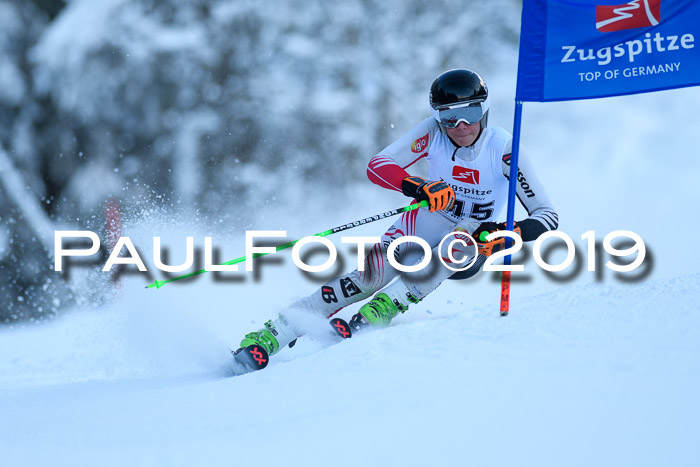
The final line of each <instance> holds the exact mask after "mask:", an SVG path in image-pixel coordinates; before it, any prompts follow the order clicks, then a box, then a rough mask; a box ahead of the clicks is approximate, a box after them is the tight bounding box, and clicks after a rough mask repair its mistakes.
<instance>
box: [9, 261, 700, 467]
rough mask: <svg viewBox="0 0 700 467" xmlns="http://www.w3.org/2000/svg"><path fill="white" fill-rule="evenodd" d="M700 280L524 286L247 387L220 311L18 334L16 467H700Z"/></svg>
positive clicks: (317, 356)
mask: <svg viewBox="0 0 700 467" xmlns="http://www.w3.org/2000/svg"><path fill="white" fill-rule="evenodd" d="M699 281H700V274H695V275H688V276H682V277H677V278H670V279H663V280H654V281H649V282H646V283H642V284H639V285H634V286H631V285H624V286H613V285H601V284H591V285H569V286H566V287H562V288H560V289H558V290H557V291H555V292H549V293H546V294H543V295H539V296H534V297H529V298H521V299H519V298H518V297H517V295H516V296H515V297H514V299H513V303H512V310H513V311H512V314H511V316H509V317H508V318H499V317H498V313H497V307H496V304H495V303H493V304H490V305H489V306H482V307H478V308H476V309H470V308H469V307H468V306H465V305H464V304H460V303H457V302H449V301H447V300H444V299H442V298H440V299H436V300H433V301H432V302H431V303H430V309H431V310H432V311H430V310H429V309H428V307H417V308H416V309H414V310H411V311H410V312H409V313H407V314H406V315H404V316H402V317H400V318H399V319H398V320H397V321H396V323H395V324H394V325H392V326H391V327H390V328H388V329H385V330H382V331H376V332H369V333H365V334H363V335H359V336H356V337H355V338H353V339H350V340H348V341H343V342H340V343H338V344H336V345H331V346H329V347H327V348H325V349H323V348H324V347H325V346H327V345H328V344H331V343H332V339H329V338H326V337H324V336H323V334H319V335H318V336H315V337H304V338H303V339H300V341H299V343H298V344H297V346H296V347H295V348H293V349H286V350H285V351H284V352H283V353H281V354H280V355H279V356H278V357H279V358H277V359H276V360H274V361H273V362H272V363H271V364H270V366H269V367H268V368H267V369H266V370H264V371H261V372H257V373H251V374H247V375H243V376H239V377H234V378H226V377H223V376H222V372H223V371H224V368H225V366H226V364H227V362H228V357H227V355H226V353H227V349H226V345H227V342H225V339H224V338H223V336H229V337H230V335H231V329H228V330H226V331H225V332H223V331H220V330H219V329H218V328H217V326H220V321H219V318H218V317H217V315H216V313H209V312H205V310H192V311H191V313H189V314H188V313H180V312H176V311H175V310H173V309H171V310H170V311H169V312H168V313H169V314H165V313H158V312H155V311H149V307H148V303H145V304H144V307H143V308H141V309H138V310H134V309H132V310H127V309H125V308H123V306H124V301H123V300H122V301H121V303H117V304H115V306H114V307H113V308H112V309H106V310H103V311H101V312H99V313H97V312H96V313H92V314H90V313H85V312H82V313H76V314H74V315H72V316H68V317H66V318H64V319H62V320H58V321H55V322H52V323H49V324H47V325H44V326H43V327H39V326H36V325H34V326H29V327H26V328H24V329H13V330H3V331H2V332H1V333H0V404H1V405H0V406H1V407H2V408H1V409H0V411H1V414H2V415H1V417H0V453H1V454H0V455H1V456H2V464H3V465H20V464H21V465H52V466H60V465H120V466H122V465H132V466H135V465H154V464H161V465H163V464H167V465H236V466H237V465H241V466H242V465H305V466H316V465H318V466H325V465H480V466H481V465H537V466H542V465H567V466H571V465H581V466H590V465H615V466H620V465H635V466H641V465H649V466H658V465H673V466H685V465H687V466H690V465H698V462H700V447H698V446H699V445H698V443H697V437H698V433H699V431H698V420H699V419H700V403H699V402H698V398H697V396H698V393H699V392H700V376H699V375H700V361H699V359H698V353H699V352H698V351H699V350H700V315H699V313H698V306H697V303H698V302H699V301H700V286H698V282H699ZM173 290H174V292H173V291H171V293H170V295H174V296H177V295H178V290H184V289H173ZM182 293H184V292H182ZM178 299H181V297H176V298H174V299H173V300H178ZM161 300H162V297H161ZM421 305H422V304H421ZM120 307H122V308H120ZM195 316H196V317H198V319H194V317H195ZM202 322H205V323H209V325H210V326H211V327H209V328H207V325H206V324H202ZM250 326H251V325H250V323H249V324H248V327H250ZM235 331H236V332H238V331H241V329H237V330H235ZM228 343H229V344H230V343H231V342H228ZM506 463H507V464H506Z"/></svg>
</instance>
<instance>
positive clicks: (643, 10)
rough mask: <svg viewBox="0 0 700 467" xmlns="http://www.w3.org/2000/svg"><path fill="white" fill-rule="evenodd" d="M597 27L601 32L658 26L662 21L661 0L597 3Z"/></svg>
mask: <svg viewBox="0 0 700 467" xmlns="http://www.w3.org/2000/svg"><path fill="white" fill-rule="evenodd" d="M595 21H596V23H595V27H596V29H598V31H600V32H614V31H622V30H624V29H635V28H646V27H649V26H656V25H657V24H659V22H660V21H661V0H633V1H631V2H629V3H624V4H622V5H597V6H596V7H595Z"/></svg>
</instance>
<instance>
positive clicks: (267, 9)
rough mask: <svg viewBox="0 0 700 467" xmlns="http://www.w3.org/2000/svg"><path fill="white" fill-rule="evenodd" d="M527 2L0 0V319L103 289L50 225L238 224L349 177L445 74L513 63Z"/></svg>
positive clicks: (359, 173)
mask: <svg viewBox="0 0 700 467" xmlns="http://www.w3.org/2000/svg"><path fill="white" fill-rule="evenodd" d="M520 8H521V2H520V1H518V0H492V1H489V2H480V1H469V2H447V1H437V2H423V1H419V0H404V1H385V2H379V1H369V0H352V1H343V2H325V1H320V0H318V1H313V0H312V1H308V0H284V1H282V0H279V1H271V2H257V1H247V0H100V1H92V0H63V1H61V0H0V302H1V303H2V306H1V307H0V322H2V323H13V322H16V321H17V320H32V321H33V320H43V319H46V318H48V317H52V316H55V315H56V314H57V313H59V312H60V310H62V309H65V308H66V307H67V306H70V305H71V304H74V303H80V301H81V300H88V301H90V300H92V301H95V300H97V301H99V299H100V297H99V296H94V295H93V296H81V295H80V294H78V293H76V291H75V288H72V287H69V286H68V284H67V282H66V280H65V278H63V277H61V275H60V274H58V273H54V272H53V260H52V259H51V255H52V251H53V232H54V230H57V229H61V230H92V231H95V232H97V233H98V234H99V235H100V236H101V238H102V239H103V245H104V244H109V242H108V240H109V239H108V238H107V236H108V234H109V232H108V231H109V229H106V227H105V226H106V225H109V223H110V222H119V219H120V217H122V216H130V217H134V216H138V215H139V213H144V212H148V211H149V210H151V209H153V208H154V207H156V208H158V209H162V210H164V211H166V212H170V213H172V215H173V216H176V215H180V216H181V215H183V214H186V215H188V216H190V218H191V219H194V220H195V221H196V220H201V221H202V222H204V221H206V220H207V219H209V218H210V217H211V216H222V215H223V214H222V213H225V217H226V218H234V217H235V218H237V219H245V217H246V216H249V215H251V214H250V213H252V212H255V210H256V208H258V207H260V206H262V205H263V204H264V203H266V202H269V200H270V199H277V200H287V199H289V198H290V197H294V196H296V195H298V194H299V193H300V192H301V193H302V194H303V193H304V190H305V188H299V186H300V185H302V186H303V185H306V184H308V185H309V187H308V190H309V191H313V192H317V190H318V189H319V188H320V189H323V190H326V192H328V191H330V192H331V193H334V192H341V191H342V190H343V189H347V187H348V186H350V185H352V184H354V182H356V181H359V180H361V179H363V178H364V173H365V169H364V167H365V164H366V162H367V160H368V158H369V157H370V156H371V155H373V154H375V153H376V152H377V151H379V150H380V149H381V148H382V147H384V146H385V145H386V144H388V143H389V142H391V141H392V140H393V139H394V138H395V137H397V136H399V135H400V134H401V133H403V132H404V131H406V130H407V129H408V128H410V126H412V125H413V124H415V123H416V122H417V121H418V120H419V119H421V118H424V117H425V116H427V115H428V101H427V99H428V97H427V92H428V88H429V86H430V83H431V82H432V80H433V79H434V78H435V76H437V74H439V73H440V72H442V71H444V70H446V69H450V68H456V67H469V68H474V69H477V70H479V71H480V72H482V74H484V75H485V76H487V77H488V76H494V75H497V74H499V73H509V74H512V75H514V74H515V61H514V60H510V59H511V58H514V57H515V56H516V55H515V54H516V53H517V45H518V35H519V21H520ZM504 56H505V57H508V58H509V60H503V57H504ZM502 98H504V99H512V96H502ZM339 180H343V181H345V182H351V183H350V185H349V184H348V183H345V182H344V183H338V181H339ZM311 183H313V185H311ZM110 210H112V211H110ZM115 210H116V211H118V212H114V211H115Z"/></svg>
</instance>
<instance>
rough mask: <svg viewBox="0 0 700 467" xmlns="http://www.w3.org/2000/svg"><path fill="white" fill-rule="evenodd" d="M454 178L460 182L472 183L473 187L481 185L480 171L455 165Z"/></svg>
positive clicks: (453, 169)
mask: <svg viewBox="0 0 700 467" xmlns="http://www.w3.org/2000/svg"><path fill="white" fill-rule="evenodd" d="M452 178H454V179H455V180H456V181H458V182H464V183H470V184H472V185H478V184H479V171H478V170H474V169H467V168H465V167H460V166H458V165H455V166H454V167H453V168H452Z"/></svg>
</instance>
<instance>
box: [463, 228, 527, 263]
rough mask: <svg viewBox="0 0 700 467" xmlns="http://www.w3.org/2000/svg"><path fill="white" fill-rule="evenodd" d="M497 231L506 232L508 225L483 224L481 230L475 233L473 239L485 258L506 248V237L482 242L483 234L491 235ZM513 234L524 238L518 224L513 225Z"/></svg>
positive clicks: (478, 229)
mask: <svg viewBox="0 0 700 467" xmlns="http://www.w3.org/2000/svg"><path fill="white" fill-rule="evenodd" d="M497 230H506V223H505V222H500V223H498V224H497V223H495V222H482V223H481V224H480V225H479V228H477V229H476V230H475V231H474V233H473V234H472V237H474V240H476V247H477V249H478V250H479V253H480V254H482V255H484V256H491V255H492V254H494V253H496V252H497V251H501V250H502V249H504V248H505V247H506V237H498V238H497V239H495V240H492V241H490V242H487V241H485V240H484V241H482V239H481V238H479V237H481V236H482V234H490V233H491V232H496V231H497ZM513 232H515V233H516V234H518V235H521V236H522V231H521V230H520V226H519V225H518V223H517V222H514V223H513ZM485 236H486V235H484V237H485Z"/></svg>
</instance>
